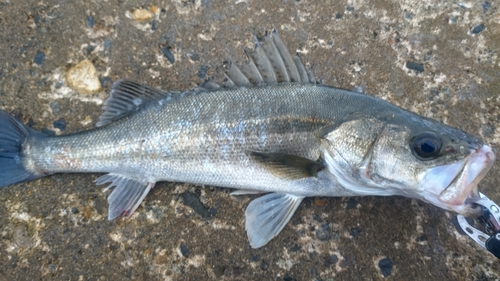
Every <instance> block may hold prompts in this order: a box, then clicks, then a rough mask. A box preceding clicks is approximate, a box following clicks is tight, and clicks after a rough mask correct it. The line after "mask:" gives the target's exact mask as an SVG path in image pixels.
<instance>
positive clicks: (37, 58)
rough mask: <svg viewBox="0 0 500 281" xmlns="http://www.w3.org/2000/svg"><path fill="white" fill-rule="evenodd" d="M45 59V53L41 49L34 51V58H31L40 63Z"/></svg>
mask: <svg viewBox="0 0 500 281" xmlns="http://www.w3.org/2000/svg"><path fill="white" fill-rule="evenodd" d="M44 60H45V53H44V52H42V51H36V55H35V58H34V59H33V62H34V63H36V64H38V65H41V64H42V63H43V61H44Z"/></svg>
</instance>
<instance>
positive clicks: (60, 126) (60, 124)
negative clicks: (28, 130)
mask: <svg viewBox="0 0 500 281" xmlns="http://www.w3.org/2000/svg"><path fill="white" fill-rule="evenodd" d="M52 126H54V128H57V129H59V130H61V131H64V130H66V121H64V119H59V120H56V121H54V122H52Z"/></svg>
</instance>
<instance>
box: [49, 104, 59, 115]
mask: <svg viewBox="0 0 500 281" xmlns="http://www.w3.org/2000/svg"><path fill="white" fill-rule="evenodd" d="M49 106H50V109H52V113H54V114H58V113H59V111H60V110H61V106H60V105H59V103H58V102H57V101H53V102H51V103H50V104H49Z"/></svg>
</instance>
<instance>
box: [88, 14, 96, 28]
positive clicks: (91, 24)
mask: <svg viewBox="0 0 500 281" xmlns="http://www.w3.org/2000/svg"><path fill="white" fill-rule="evenodd" d="M87 25H88V26H89V27H90V28H93V27H94V25H95V21H94V18H93V17H92V16H91V15H88V16H87Z"/></svg>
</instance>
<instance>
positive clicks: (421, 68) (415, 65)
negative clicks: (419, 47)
mask: <svg viewBox="0 0 500 281" xmlns="http://www.w3.org/2000/svg"><path fill="white" fill-rule="evenodd" d="M406 68H408V69H411V70H415V71H416V72H424V64H422V63H417V62H411V61H409V62H406Z"/></svg>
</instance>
